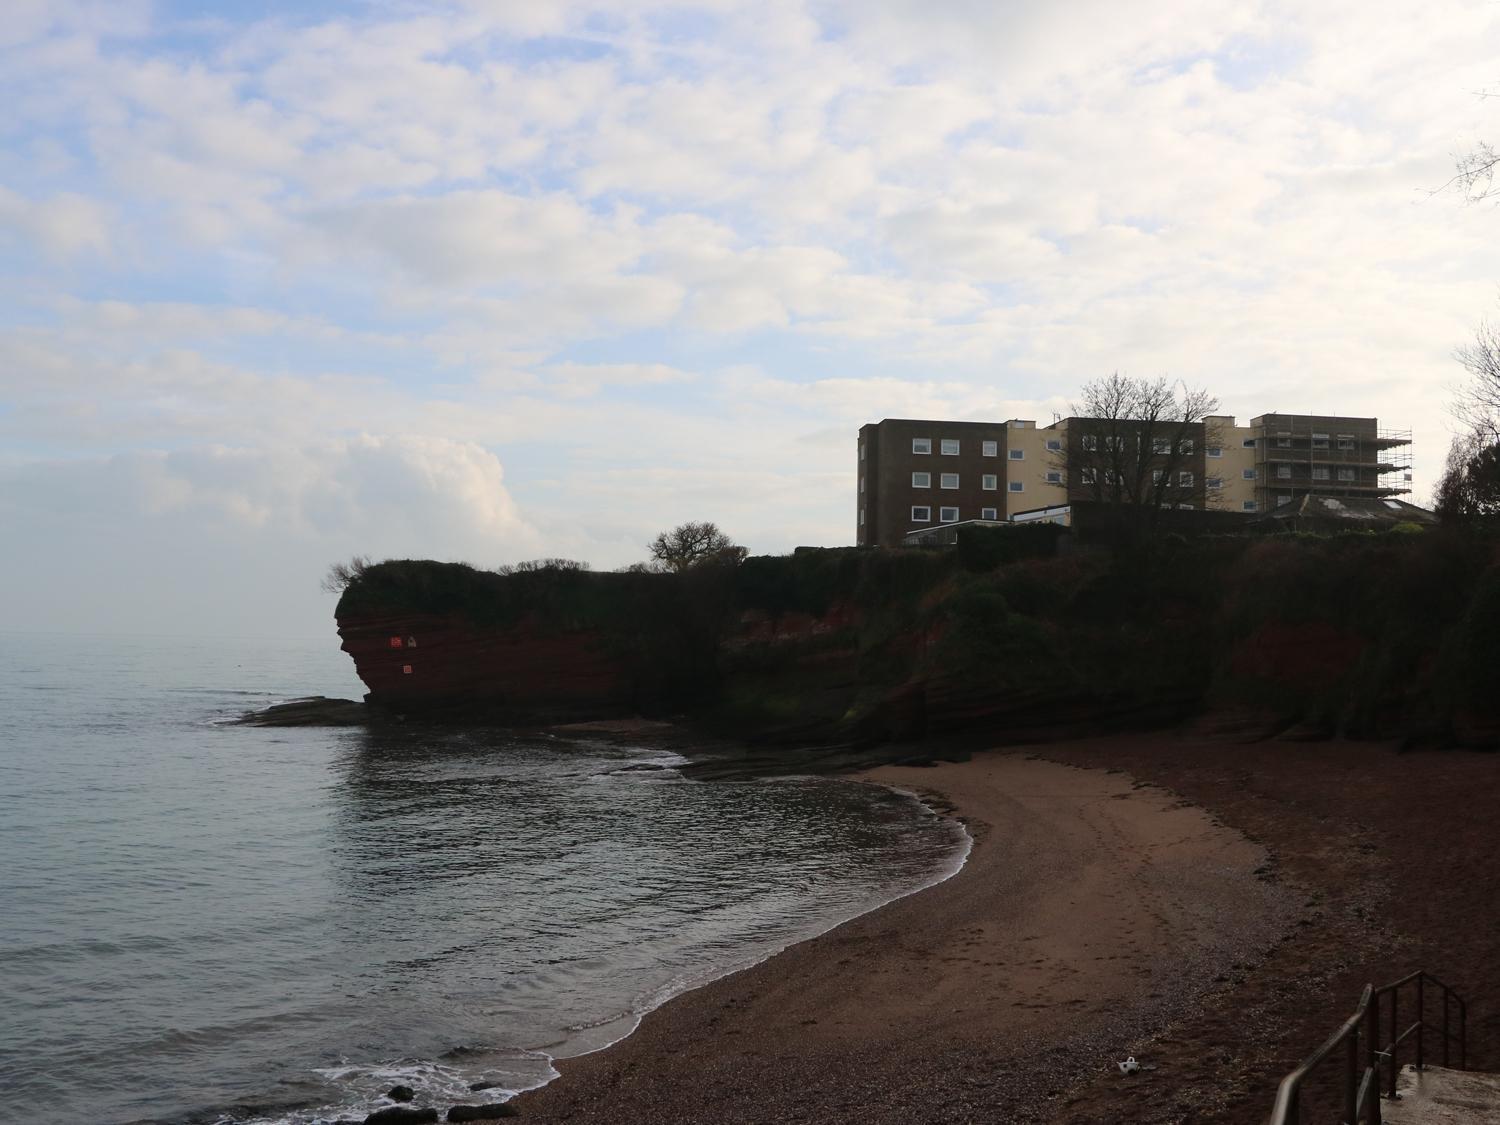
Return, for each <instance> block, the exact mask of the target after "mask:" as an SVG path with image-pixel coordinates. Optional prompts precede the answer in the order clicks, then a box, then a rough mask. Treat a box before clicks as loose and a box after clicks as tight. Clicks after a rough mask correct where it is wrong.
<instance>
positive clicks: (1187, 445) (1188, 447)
mask: <svg viewBox="0 0 1500 1125" xmlns="http://www.w3.org/2000/svg"><path fill="white" fill-rule="evenodd" d="M1177 449H1178V451H1179V452H1180V453H1181V454H1182V455H1183V456H1184V457H1191V456H1192V455H1193V439H1192V438H1183V439H1182V441H1181V442H1179V443H1178V446H1177Z"/></svg>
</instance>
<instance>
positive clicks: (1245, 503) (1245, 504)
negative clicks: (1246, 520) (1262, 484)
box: [1240, 500, 1255, 512]
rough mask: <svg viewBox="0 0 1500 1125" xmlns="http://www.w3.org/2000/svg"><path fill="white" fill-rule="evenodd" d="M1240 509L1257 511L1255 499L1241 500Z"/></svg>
mask: <svg viewBox="0 0 1500 1125" xmlns="http://www.w3.org/2000/svg"><path fill="white" fill-rule="evenodd" d="M1240 511H1242V512H1253V511H1255V501H1254V500H1241V501H1240Z"/></svg>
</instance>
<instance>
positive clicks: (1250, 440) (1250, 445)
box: [1240, 437, 1255, 449]
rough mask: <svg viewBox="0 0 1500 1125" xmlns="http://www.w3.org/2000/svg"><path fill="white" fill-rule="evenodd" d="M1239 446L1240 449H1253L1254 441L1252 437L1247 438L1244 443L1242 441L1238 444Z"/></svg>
mask: <svg viewBox="0 0 1500 1125" xmlns="http://www.w3.org/2000/svg"><path fill="white" fill-rule="evenodd" d="M1240 445H1241V446H1242V447H1244V448H1245V449H1254V448H1255V439H1254V438H1253V437H1247V438H1246V439H1245V440H1244V441H1242V442H1241V443H1240Z"/></svg>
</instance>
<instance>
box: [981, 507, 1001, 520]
mask: <svg viewBox="0 0 1500 1125" xmlns="http://www.w3.org/2000/svg"><path fill="white" fill-rule="evenodd" d="M979 518H980V519H982V520H993V519H999V516H997V515H996V514H995V509H994V508H980V509H979Z"/></svg>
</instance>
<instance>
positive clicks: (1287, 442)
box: [855, 414, 1411, 547]
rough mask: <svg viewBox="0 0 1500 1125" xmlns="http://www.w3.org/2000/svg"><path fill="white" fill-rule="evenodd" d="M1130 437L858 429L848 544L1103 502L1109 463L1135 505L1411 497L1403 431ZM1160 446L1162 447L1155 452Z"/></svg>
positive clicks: (1356, 422)
mask: <svg viewBox="0 0 1500 1125" xmlns="http://www.w3.org/2000/svg"><path fill="white" fill-rule="evenodd" d="M1138 430H1139V425H1138V424H1137V423H1132V422H1108V421H1105V420H1101V419H1091V418H1068V419H1064V420H1061V421H1058V422H1054V423H1052V424H1051V425H1049V426H1043V427H1039V426H1037V424H1036V423H1035V422H1031V421H1026V420H1023V419H1011V420H1010V421H1007V422H945V421H939V420H934V419H915V418H887V419H885V420H884V421H882V422H874V423H870V424H869V425H866V426H861V427H860V430H859V446H858V451H857V456H858V484H857V489H858V491H857V494H856V508H855V542H857V543H860V544H868V545H880V546H887V547H891V546H896V545H897V544H899V543H900V542H901V541H902V539H903V538H904V537H905V536H907V535H909V534H911V533H912V532H915V531H922V530H925V529H928V528H934V527H939V526H941V525H942V524H946V523H959V522H966V521H969V520H995V521H997V522H998V521H1004V520H1008V519H1011V518H1013V517H1014V516H1015V515H1016V514H1017V513H1020V512H1033V513H1034V512H1036V510H1037V509H1040V508H1047V507H1053V506H1061V505H1067V504H1069V503H1072V502H1075V501H1101V500H1102V501H1105V502H1109V500H1110V499H1111V497H1110V495H1109V494H1108V489H1107V488H1106V487H1104V485H1105V484H1106V483H1107V482H1108V481H1109V480H1110V479H1111V469H1110V463H1111V457H1110V453H1111V451H1113V450H1118V451H1120V453H1121V454H1122V456H1121V458H1119V459H1118V460H1121V461H1123V462H1127V463H1129V464H1130V465H1133V466H1134V468H1135V471H1136V473H1137V481H1136V486H1137V488H1138V490H1145V494H1150V493H1149V490H1150V488H1151V487H1152V485H1153V482H1154V481H1159V480H1161V478H1162V477H1165V478H1166V479H1165V480H1164V481H1161V490H1160V491H1159V492H1158V493H1157V494H1156V495H1155V497H1154V499H1155V501H1156V502H1159V503H1160V504H1161V505H1162V506H1166V507H1172V508H1200V509H1202V508H1208V509H1217V510H1220V511H1230V512H1241V513H1253V512H1266V511H1269V510H1271V509H1272V508H1274V507H1276V506H1278V505H1281V504H1287V503H1290V502H1291V501H1292V500H1294V499H1296V498H1298V497H1301V496H1306V495H1308V494H1317V495H1326V496H1353V497H1365V498H1374V499H1378V498H1382V497H1389V496H1395V495H1399V494H1403V493H1407V492H1410V491H1411V454H1410V447H1411V433H1410V431H1392V430H1384V429H1381V428H1380V426H1379V423H1378V421H1377V420H1376V419H1374V418H1349V417H1344V416H1340V415H1311V414H1262V415H1260V416H1258V417H1256V418H1253V419H1252V420H1251V422H1250V424H1249V425H1248V426H1240V425H1238V424H1237V423H1236V422H1235V419H1234V418H1233V417H1230V416H1227V415H1220V416H1215V417H1211V418H1208V419H1207V420H1206V421H1205V422H1200V423H1194V424H1192V425H1188V426H1182V427H1178V428H1176V429H1173V430H1172V431H1171V432H1170V434H1166V433H1164V432H1163V431H1160V430H1158V431H1156V433H1157V435H1158V436H1156V437H1154V438H1149V439H1144V440H1143V438H1142V436H1141V434H1140V433H1139V432H1138ZM1164 438H1170V441H1171V445H1170V446H1168V447H1167V448H1165V449H1163V448H1159V447H1158V446H1159V443H1160V442H1161V441H1162V440H1164ZM1116 443H1118V444H1116ZM1147 444H1149V445H1151V447H1152V448H1151V449H1146V448H1145V446H1146V445H1147ZM1169 451H1170V452H1169ZM1127 454H1128V455H1127ZM1158 465H1159V466H1161V468H1158V467H1157V466H1158ZM1168 465H1170V466H1171V467H1170V470H1168V469H1167V468H1166V466H1168Z"/></svg>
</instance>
